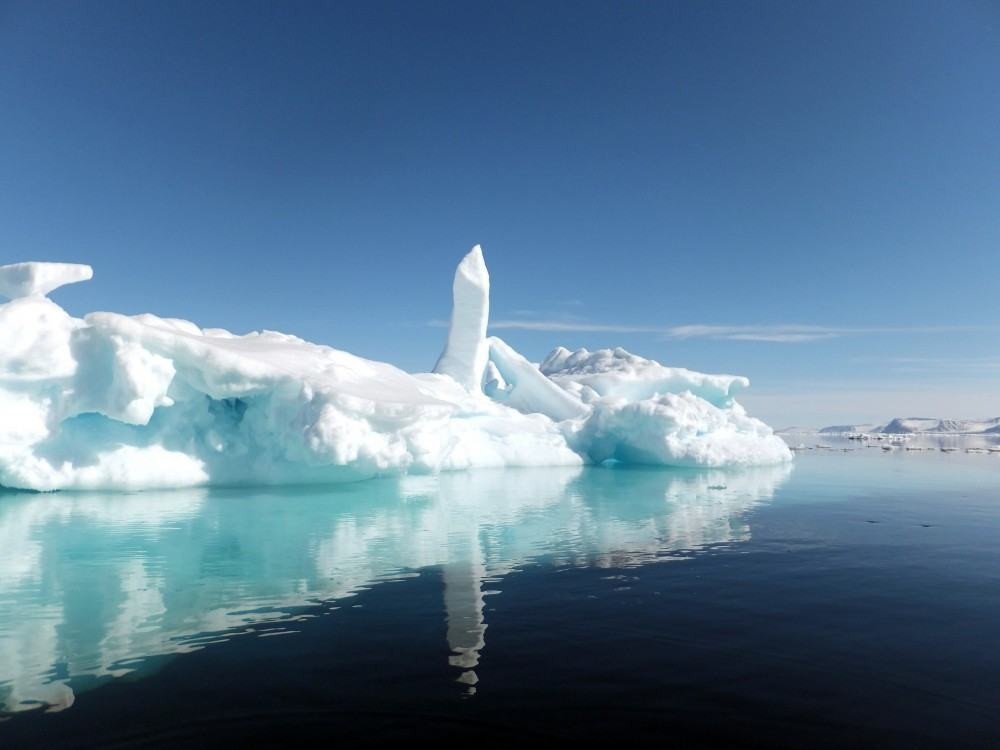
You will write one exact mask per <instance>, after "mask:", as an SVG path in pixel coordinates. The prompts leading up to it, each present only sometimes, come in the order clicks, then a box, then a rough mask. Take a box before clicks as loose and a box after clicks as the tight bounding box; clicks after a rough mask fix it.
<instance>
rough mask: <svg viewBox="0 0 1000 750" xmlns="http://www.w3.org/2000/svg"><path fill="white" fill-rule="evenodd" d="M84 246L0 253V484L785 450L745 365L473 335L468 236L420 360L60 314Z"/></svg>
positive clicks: (175, 480)
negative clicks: (437, 340)
mask: <svg viewBox="0 0 1000 750" xmlns="http://www.w3.org/2000/svg"><path fill="white" fill-rule="evenodd" d="M90 276H91V271H90V268H89V267H88V266H75V265H70V264H58V263H54V264H52V263H21V264H16V265H14V266H4V267H2V268H0V292H2V293H3V294H5V295H7V296H9V297H11V301H10V302H8V303H6V304H0V486H4V487H14V488H24V489H36V490H57V489H126V488H127V489H146V488H151V487H177V486H190V485H205V484H234V483H299V484H301V483H319V482H334V481H346V480H357V479H363V478H365V477H371V476H375V475H378V474H386V473H403V472H411V473H428V472H439V471H447V470H456V469H467V468H473V467H504V466H577V465H580V464H583V463H586V462H599V461H603V460H606V459H616V460H620V461H632V462H638V463H654V464H676V465H694V466H728V465H750V464H769V463H778V462H782V461H786V460H788V459H790V457H791V454H790V452H789V450H788V448H787V447H785V444H784V443H783V442H782V441H781V439H780V438H778V437H777V436H775V435H774V434H773V433H772V432H771V429H770V428H769V427H767V425H765V424H764V423H763V422H760V421H759V420H756V419H753V418H751V417H749V416H747V415H746V413H745V412H744V411H743V409H742V407H741V406H740V405H739V404H738V403H736V402H735V401H734V400H733V394H734V393H735V392H736V391H737V390H738V389H739V388H742V387H744V386H746V385H747V381H746V379H745V378H739V377H736V376H729V375H704V374H701V373H695V372H691V371H690V370H684V369H680V368H670V367H664V366H663V365H661V364H659V363H658V362H655V361H653V360H649V359H644V358H642V357H637V356H635V355H632V354H629V353H628V352H625V351H624V350H622V349H615V350H602V351H598V352H587V351H586V350H580V351H578V352H569V351H568V350H565V349H557V350H556V351H555V352H553V354H551V355H550V356H549V357H548V358H547V359H546V361H545V363H543V366H542V367H541V368H539V367H536V366H535V365H534V364H532V363H531V362H529V361H528V360H527V359H526V358H524V357H523V356H522V355H520V354H519V353H518V352H516V351H515V350H514V349H513V348H511V347H510V346H509V345H508V344H506V343H505V342H503V341H501V340H500V339H497V338H487V337H486V329H487V324H488V316H489V274H488V273H487V271H486V264H485V262H484V261H483V255H482V251H481V249H480V248H479V247H478V246H477V247H475V248H473V250H472V251H471V252H470V253H469V254H468V255H467V256H466V257H465V258H464V259H463V260H462V262H461V263H460V264H459V267H458V270H457V272H456V274H455V279H454V284H453V287H452V291H453V309H452V317H451V328H450V329H449V331H448V341H447V345H446V346H445V350H444V353H443V354H442V355H441V358H440V360H439V361H438V364H437V366H436V367H435V371H434V372H433V373H423V374H411V373H407V372H404V371H402V370H400V369H398V368H396V367H394V366H392V365H390V364H387V363H383V362H375V361H372V360H367V359H363V358H361V357H357V356H354V355H353V354H349V353H347V352H343V351H339V350H337V349H333V348H331V347H328V346H321V345H317V344H312V343H309V342H308V341H303V340H302V339H300V338H297V337H295V336H290V335H286V334H282V333H275V332H272V331H265V332H262V333H249V334H246V335H243V336H237V335H234V334H232V333H229V332H228V331H224V330H221V329H202V328H200V327H198V326H197V325H195V324H194V323H191V322H188V321H185V320H180V319H176V318H159V317H157V316H155V315H136V316H127V315H118V314H116V313H91V314H89V315H87V316H85V317H84V318H82V319H80V318H74V317H72V316H70V315H69V314H68V313H66V312H65V311H64V310H63V309H62V308H60V307H59V306H58V305H57V304H56V303H54V302H52V301H51V300H49V299H47V298H46V297H45V296H44V295H45V294H47V293H48V292H50V291H52V290H53V289H55V288H57V287H58V286H60V285H62V284H65V283H71V282H74V281H83V280H85V279H88V278H90Z"/></svg>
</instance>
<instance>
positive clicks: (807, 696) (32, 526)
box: [0, 450, 1000, 748]
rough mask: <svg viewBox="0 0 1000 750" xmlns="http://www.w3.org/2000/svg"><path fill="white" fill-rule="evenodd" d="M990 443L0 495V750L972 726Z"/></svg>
mask: <svg viewBox="0 0 1000 750" xmlns="http://www.w3.org/2000/svg"><path fill="white" fill-rule="evenodd" d="M998 539H1000V455H995V454H991V455H986V454H979V455H966V454H961V453H957V454H931V453H905V452H902V451H900V452H893V453H891V454H886V453H883V452H882V451H864V450H859V451H856V452H854V453H850V454H843V453H839V452H819V453H809V454H803V455H800V456H799V457H798V458H797V460H796V463H795V465H794V467H781V468H775V469H758V470H754V471H749V472H724V471H709V472H697V471H670V470H662V469H622V468H615V469H612V468H593V469H584V470H577V469H572V470H566V469H553V470H529V471H496V472H489V471H487V472H475V473H470V474H454V475H446V476H442V477H424V478H406V479H402V480H398V479H394V480H379V481H375V482H367V483H359V484H354V485H344V486H339V487H334V488H323V489H316V488H313V489H297V490H280V491H279V490H274V489H269V490H253V491H248V490H236V489H233V490H218V491H196V492H190V491H188V492H175V493H137V494H131V495H121V494H120V495H97V494H77V495H70V494H65V495H15V494H7V495H0V705H2V707H3V712H4V713H3V714H2V715H3V717H4V718H5V721H2V722H0V747H4V748H7V747H81V748H82V747H95V746H106V747H161V746H162V747H166V746H182V747H192V746H200V747H209V746H213V747H217V746H219V745H228V744H233V743H243V744H248V743H253V744H256V745H260V744H268V745H283V746H287V745H288V744H289V743H292V742H298V741H308V740H311V739H312V738H319V739H321V740H324V741H327V742H350V743H352V744H367V743H371V744H384V743H387V742H390V741H397V740H400V741H414V740H416V739H429V740H432V741H438V742H449V743H450V742H463V743H475V744H476V745H480V746H482V745H485V746H493V745H509V743H510V742H512V741H521V742H525V741H532V740H535V741H539V740H544V741H566V742H570V741H572V742H581V741H586V740H591V741H593V740H598V741H603V742H633V741H640V742H649V743H652V742H657V743H667V744H675V745H680V746H717V745H719V744H729V745H737V746H787V747H801V746H810V747H813V746H842V745H844V744H845V743H852V744H855V745H862V746H879V747H882V746H897V747H924V746H926V747H954V746H979V747H990V746H997V745H998V744H1000V710H998V706H1000V635H998V633H1000V550H998V546H997V540H998Z"/></svg>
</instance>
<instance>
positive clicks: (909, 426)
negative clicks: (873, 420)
mask: <svg viewBox="0 0 1000 750" xmlns="http://www.w3.org/2000/svg"><path fill="white" fill-rule="evenodd" d="M820 432H823V433H827V434H836V433H845V432H867V433H879V432H881V433H886V434H889V435H912V434H918V433H924V434H937V435H941V434H948V435H982V434H990V435H994V434H1000V417H994V418H993V419H936V418H930V417H896V418H895V419H892V420H890V421H889V422H887V423H886V424H884V425H881V426H879V425H874V424H845V425H832V426H830V427H824V428H822V429H821V430H820Z"/></svg>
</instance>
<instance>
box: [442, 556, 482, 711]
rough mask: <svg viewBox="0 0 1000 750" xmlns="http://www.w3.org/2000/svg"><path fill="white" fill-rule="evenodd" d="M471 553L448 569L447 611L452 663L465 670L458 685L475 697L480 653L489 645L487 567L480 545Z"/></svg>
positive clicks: (445, 584) (449, 658)
mask: <svg viewBox="0 0 1000 750" xmlns="http://www.w3.org/2000/svg"><path fill="white" fill-rule="evenodd" d="M470 552H471V553H472V554H471V557H470V558H469V559H468V560H466V561H463V562H455V563H448V564H447V565H445V566H444V608H445V618H446V623H447V626H448V634H447V637H448V648H450V649H451V650H452V652H453V654H452V655H451V656H450V657H448V663H449V664H451V665H452V666H453V667H459V668H460V669H462V670H464V671H463V672H462V674H461V675H459V678H458V681H459V682H462V683H465V684H466V685H468V686H469V694H470V695H471V694H472V693H475V692H476V688H475V687H474V685H475V684H476V683H477V682H479V677H478V676H477V675H476V672H475V667H476V665H477V664H479V652H480V651H482V649H483V647H484V646H485V645H486V638H485V635H486V621H485V620H486V618H485V616H484V613H483V609H484V604H483V587H482V582H483V578H484V577H485V576H486V566H485V565H484V564H483V561H482V550H481V548H480V546H479V545H478V544H473V545H472V549H471V550H470Z"/></svg>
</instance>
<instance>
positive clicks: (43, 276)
mask: <svg viewBox="0 0 1000 750" xmlns="http://www.w3.org/2000/svg"><path fill="white" fill-rule="evenodd" d="M93 276H94V269H92V268H91V267H90V266H85V265H83V264H82V263H13V264H11V265H9V266H0V295H3V296H4V297H7V298H8V299H19V298H21V297H36V296H38V297H44V296H45V295H47V294H48V293H49V292H51V291H54V290H56V289H58V288H59V287H61V286H65V285H66V284H75V283H76V282H78V281H89V280H90V279H91V278H93Z"/></svg>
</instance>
